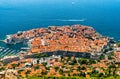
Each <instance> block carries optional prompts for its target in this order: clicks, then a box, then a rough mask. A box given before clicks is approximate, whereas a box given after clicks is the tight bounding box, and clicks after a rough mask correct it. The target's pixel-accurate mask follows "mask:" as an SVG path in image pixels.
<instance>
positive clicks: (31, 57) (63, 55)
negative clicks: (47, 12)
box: [0, 25, 120, 79]
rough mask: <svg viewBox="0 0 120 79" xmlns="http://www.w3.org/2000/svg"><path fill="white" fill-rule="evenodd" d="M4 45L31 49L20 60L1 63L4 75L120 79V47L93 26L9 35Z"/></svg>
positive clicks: (18, 57)
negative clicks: (9, 73)
mask: <svg viewBox="0 0 120 79" xmlns="http://www.w3.org/2000/svg"><path fill="white" fill-rule="evenodd" d="M4 42H5V43H6V44H8V45H14V44H17V43H23V44H24V43H26V44H27V45H28V47H27V48H22V49H21V50H22V51H20V52H19V54H18V56H15V57H14V56H13V57H7V58H3V59H1V63H0V65H1V66H0V71H4V72H1V73H2V74H0V75H5V74H6V72H8V71H10V72H11V74H12V73H13V72H14V73H15V74H17V76H15V75H14V74H12V75H13V77H16V79H17V77H21V79H22V78H23V79H24V78H28V79H29V77H30V79H32V78H33V77H34V76H36V79H37V77H42V79H44V78H45V79H47V78H49V77H50V78H57V77H62V76H64V77H66V78H67V77H69V76H70V77H71V76H74V77H76V78H77V77H79V78H80V77H81V78H84V77H86V78H90V77H93V78H94V77H95V78H98V77H102V76H103V77H111V76H114V75H116V76H118V75H120V71H119V70H120V65H119V62H120V61H119V58H120V54H119V53H120V52H119V49H120V43H115V42H114V40H113V38H109V37H105V36H103V35H101V34H99V33H98V32H97V31H95V30H94V29H93V28H92V27H90V26H84V25H72V26H68V25H67V26H49V27H48V28H36V29H32V30H28V31H19V32H18V33H16V34H11V35H7V37H6V39H5V40H4ZM10 69H11V70H10ZM5 70H7V71H5ZM43 76H44V78H43ZM0 78H2V77H0ZM76 78H75V79H76ZM79 78H78V79H79ZM33 79H34V78H33Z"/></svg>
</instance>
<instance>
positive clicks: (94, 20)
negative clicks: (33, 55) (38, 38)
mask: <svg viewBox="0 0 120 79" xmlns="http://www.w3.org/2000/svg"><path fill="white" fill-rule="evenodd" d="M73 24H82V25H88V26H92V27H94V29H95V30H96V31H98V32H99V33H101V34H103V35H104V36H109V37H114V38H115V40H119V39H120V0H0V39H4V38H5V36H6V35H7V34H13V33H16V32H17V31H24V30H29V29H33V28H43V27H47V26H51V25H56V26H60V25H73ZM0 46H4V47H8V48H9V46H6V45H5V44H3V43H0ZM19 46H20V45H19ZM19 46H18V47H16V46H15V47H16V48H19ZM12 48H14V47H12ZM16 48H15V49H16Z"/></svg>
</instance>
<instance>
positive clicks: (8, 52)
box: [0, 47, 20, 58]
mask: <svg viewBox="0 0 120 79" xmlns="http://www.w3.org/2000/svg"><path fill="white" fill-rule="evenodd" d="M19 52H20V50H15V49H10V48H5V47H0V58H3V57H5V56H12V55H17V54H18V53H19Z"/></svg>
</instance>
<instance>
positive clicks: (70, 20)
mask: <svg viewBox="0 0 120 79" xmlns="http://www.w3.org/2000/svg"><path fill="white" fill-rule="evenodd" d="M57 21H68V22H84V21H86V19H57Z"/></svg>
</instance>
